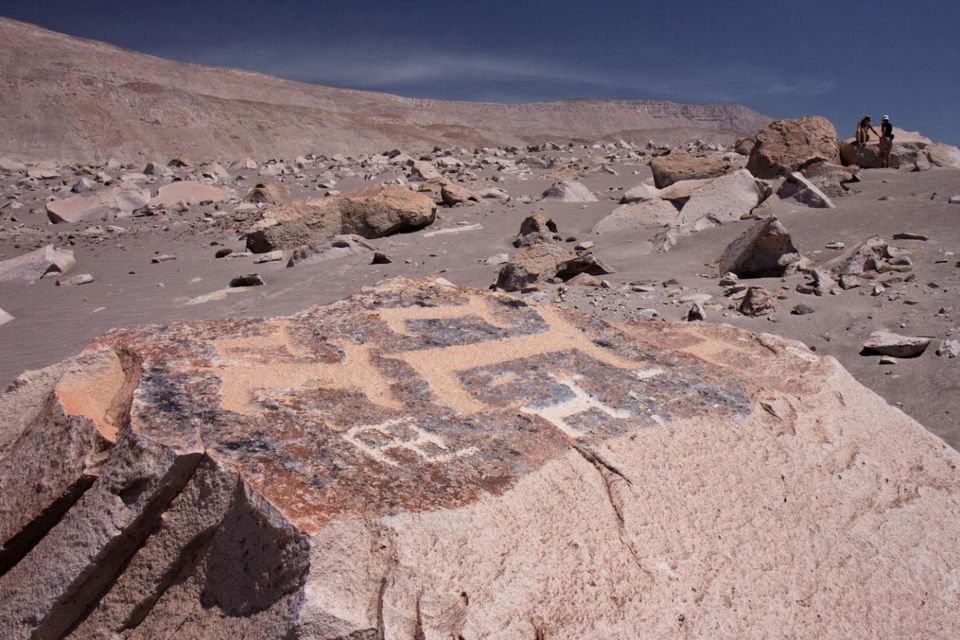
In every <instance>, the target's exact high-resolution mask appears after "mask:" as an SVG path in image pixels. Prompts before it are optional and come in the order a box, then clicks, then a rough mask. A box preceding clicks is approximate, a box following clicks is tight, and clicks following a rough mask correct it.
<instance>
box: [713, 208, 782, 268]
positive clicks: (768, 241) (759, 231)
mask: <svg viewBox="0 0 960 640" xmlns="http://www.w3.org/2000/svg"><path fill="white" fill-rule="evenodd" d="M800 260H801V257H800V252H799V251H797V248H796V247H795V246H794V245H793V238H792V237H791V236H790V233H789V232H787V229H786V227H784V226H783V223H782V222H780V221H779V220H778V219H777V218H774V217H770V218H764V219H763V220H760V221H759V222H757V223H756V224H754V225H753V226H752V227H750V228H749V229H747V230H746V231H744V232H743V233H742V234H741V235H740V236H739V237H738V238H737V239H736V240H734V241H733V242H731V243H730V244H729V245H727V248H726V249H724V251H723V254H721V256H720V258H719V259H718V260H717V269H718V271H719V272H720V273H723V274H726V273H732V274H734V275H736V276H737V277H738V278H770V277H781V276H783V275H787V274H788V273H790V272H792V271H794V270H796V268H797V264H798V263H799V262H800Z"/></svg>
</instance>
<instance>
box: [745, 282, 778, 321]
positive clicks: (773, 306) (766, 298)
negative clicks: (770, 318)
mask: <svg viewBox="0 0 960 640" xmlns="http://www.w3.org/2000/svg"><path fill="white" fill-rule="evenodd" d="M776 310H777V300H776V298H774V297H773V294H771V293H770V292H769V291H767V290H766V289H764V288H763V287H747V293H746V295H745V296H743V300H741V302H740V307H739V311H740V313H742V314H743V315H745V316H765V315H769V314H771V313H773V312H774V311H776Z"/></svg>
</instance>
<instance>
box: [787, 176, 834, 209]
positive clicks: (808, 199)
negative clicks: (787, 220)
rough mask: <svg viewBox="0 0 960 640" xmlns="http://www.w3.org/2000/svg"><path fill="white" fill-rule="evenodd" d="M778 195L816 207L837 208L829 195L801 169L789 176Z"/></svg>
mask: <svg viewBox="0 0 960 640" xmlns="http://www.w3.org/2000/svg"><path fill="white" fill-rule="evenodd" d="M777 196H778V197H779V198H780V199H781V200H794V201H795V202H799V203H800V204H803V205H806V206H808V207H811V208H814V209H835V208H836V205H835V204H833V201H832V200H830V198H829V196H827V194H825V193H824V192H823V191H821V190H820V188H819V187H817V186H816V185H815V184H813V182H811V181H810V180H808V179H807V178H805V177H804V176H803V174H802V173H800V172H799V171H794V172H792V173H790V174H789V175H788V176H787V179H786V180H784V182H783V185H781V187H780V189H779V190H778V191H777Z"/></svg>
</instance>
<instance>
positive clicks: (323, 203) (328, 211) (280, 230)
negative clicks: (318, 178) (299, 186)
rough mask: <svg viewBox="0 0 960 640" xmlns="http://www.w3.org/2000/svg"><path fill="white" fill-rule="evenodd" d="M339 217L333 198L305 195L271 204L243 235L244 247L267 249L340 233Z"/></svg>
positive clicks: (253, 250)
mask: <svg viewBox="0 0 960 640" xmlns="http://www.w3.org/2000/svg"><path fill="white" fill-rule="evenodd" d="M342 228H343V221H342V219H341V217H340V211H339V210H338V208H337V202H336V200H335V199H333V198H309V199H307V200H297V201H293V202H288V203H285V204H283V205H281V206H278V207H274V208H272V209H270V210H269V211H267V212H266V213H265V214H264V217H263V218H262V219H261V220H260V221H259V222H257V223H256V224H255V225H254V226H253V228H251V229H248V230H247V232H246V233H245V234H244V235H245V236H246V244H247V250H249V251H252V252H253V253H267V252H269V251H276V250H277V249H284V250H286V249H296V248H298V247H302V246H306V245H309V244H311V243H314V242H322V241H324V240H326V239H327V238H331V237H333V236H335V235H337V234H339V233H341V231H342Z"/></svg>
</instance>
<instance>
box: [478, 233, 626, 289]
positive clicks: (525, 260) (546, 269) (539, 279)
mask: <svg viewBox="0 0 960 640" xmlns="http://www.w3.org/2000/svg"><path fill="white" fill-rule="evenodd" d="M580 273H588V274H590V275H594V276H597V275H604V274H608V273H613V271H612V270H611V269H610V268H609V267H607V266H605V265H604V264H602V263H601V262H600V261H598V260H597V259H596V257H594V256H593V254H592V253H589V252H575V251H571V250H569V249H567V248H565V247H563V246H562V245H559V244H555V243H549V242H542V243H537V244H533V245H530V246H528V247H524V248H523V249H521V250H520V251H518V252H517V253H516V254H515V255H514V256H513V258H511V259H510V261H509V262H507V263H506V264H504V265H503V266H501V267H500V271H499V273H498V275H497V283H496V286H497V288H499V289H503V290H504V291H523V290H525V289H528V288H530V287H534V286H536V285H538V284H541V283H544V282H549V281H551V280H555V279H558V280H569V279H570V278H572V277H574V276H575V275H577V274H580Z"/></svg>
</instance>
